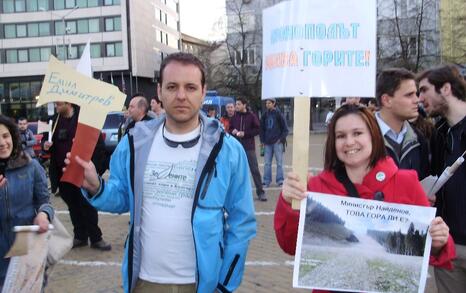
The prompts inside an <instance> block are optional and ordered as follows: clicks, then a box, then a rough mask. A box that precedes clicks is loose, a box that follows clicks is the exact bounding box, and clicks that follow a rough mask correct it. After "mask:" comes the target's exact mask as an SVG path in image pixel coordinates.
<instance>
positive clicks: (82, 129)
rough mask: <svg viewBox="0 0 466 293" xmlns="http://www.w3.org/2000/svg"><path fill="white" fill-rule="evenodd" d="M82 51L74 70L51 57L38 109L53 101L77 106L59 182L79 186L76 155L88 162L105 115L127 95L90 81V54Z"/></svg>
mask: <svg viewBox="0 0 466 293" xmlns="http://www.w3.org/2000/svg"><path fill="white" fill-rule="evenodd" d="M88 46H89V43H88V45H87V46H86V49H85V50H84V52H83V56H82V57H81V60H80V63H79V64H78V67H77V69H78V70H79V71H80V72H81V73H82V74H81V73H79V72H78V71H76V70H74V69H73V68H71V67H69V66H68V65H66V64H63V63H62V62H60V61H58V59H56V58H55V57H54V56H51V57H50V61H49V65H48V68H47V72H46V74H45V77H44V82H43V84H42V89H41V91H40V97H39V99H38V101H37V107H39V106H41V105H44V104H47V103H53V102H68V103H72V104H75V105H78V106H80V112H79V118H78V127H77V130H76V135H75V138H74V142H73V147H72V149H71V163H70V165H69V166H68V167H67V170H66V172H65V173H64V174H63V177H62V178H61V181H65V182H69V183H72V184H74V185H76V186H78V187H80V186H81V184H82V181H83V169H82V168H81V167H80V166H79V165H78V164H77V163H76V162H75V159H74V158H75V157H76V155H79V157H81V158H82V159H83V160H86V161H89V160H90V159H91V157H92V153H93V151H94V148H95V145H96V143H97V140H98V138H99V135H100V130H101V129H102V127H103V125H104V122H105V118H106V117H107V113H108V112H111V111H118V110H121V108H122V107H123V104H124V102H125V99H126V95H125V94H123V93H121V92H120V91H119V89H118V88H117V87H116V86H114V85H111V84H108V83H105V82H102V81H100V80H96V79H93V78H92V70H91V62H90V55H89V54H86V50H87V51H89V49H88ZM52 135H53V133H52Z"/></svg>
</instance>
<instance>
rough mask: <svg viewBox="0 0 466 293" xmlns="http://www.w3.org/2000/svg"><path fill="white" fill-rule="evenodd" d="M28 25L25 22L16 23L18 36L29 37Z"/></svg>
mask: <svg viewBox="0 0 466 293" xmlns="http://www.w3.org/2000/svg"><path fill="white" fill-rule="evenodd" d="M27 35H28V34H27V26H26V25H25V24H18V25H16V37H18V38H24V37H27Z"/></svg>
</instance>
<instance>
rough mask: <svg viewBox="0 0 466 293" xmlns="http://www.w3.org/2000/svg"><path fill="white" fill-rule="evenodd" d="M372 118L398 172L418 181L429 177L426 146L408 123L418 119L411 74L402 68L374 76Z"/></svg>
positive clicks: (422, 138)
mask: <svg viewBox="0 0 466 293" xmlns="http://www.w3.org/2000/svg"><path fill="white" fill-rule="evenodd" d="M376 98H377V102H378V104H379V106H380V110H379V111H378V112H375V118H376V119H377V123H378V124H379V127H380V130H381V131H382V135H383V137H384V141H385V148H386V150H387V153H388V155H390V157H392V158H393V160H394V161H395V163H396V164H397V165H398V167H399V168H400V169H413V170H416V172H417V174H418V177H419V179H420V180H422V179H423V178H425V177H427V176H428V175H429V143H428V141H427V139H426V138H425V137H424V135H422V133H421V132H420V131H418V130H417V129H416V128H415V127H413V126H412V125H410V123H409V122H408V121H409V120H411V119H415V118H417V117H418V116H419V112H418V104H419V97H418V96H417V87H416V80H415V76H414V74H413V73H412V72H411V71H409V70H406V69H404V68H391V69H386V70H383V71H382V72H381V73H379V75H378V76H377V82H376Z"/></svg>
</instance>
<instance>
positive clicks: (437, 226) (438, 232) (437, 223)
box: [429, 217, 450, 254]
mask: <svg viewBox="0 0 466 293" xmlns="http://www.w3.org/2000/svg"><path fill="white" fill-rule="evenodd" d="M449 231H450V229H449V228H448V226H447V224H446V223H445V221H443V219H442V218H441V217H436V218H435V219H433V220H432V222H431V223H430V229H429V234H430V236H431V237H432V254H438V253H439V252H440V250H441V249H442V247H443V246H444V245H445V244H447V242H448V236H449Z"/></svg>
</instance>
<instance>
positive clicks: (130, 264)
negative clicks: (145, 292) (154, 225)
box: [128, 135, 135, 292]
mask: <svg viewBox="0 0 466 293" xmlns="http://www.w3.org/2000/svg"><path fill="white" fill-rule="evenodd" d="M133 139H134V138H133V136H132V135H128V143H129V154H130V158H129V174H130V182H131V190H132V192H133V209H134V208H135V199H134V141H133ZM134 215H135V213H134V210H133V223H131V229H130V232H129V240H128V242H129V243H128V288H129V291H130V292H131V289H132V283H133V248H134V244H133V238H134Z"/></svg>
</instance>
